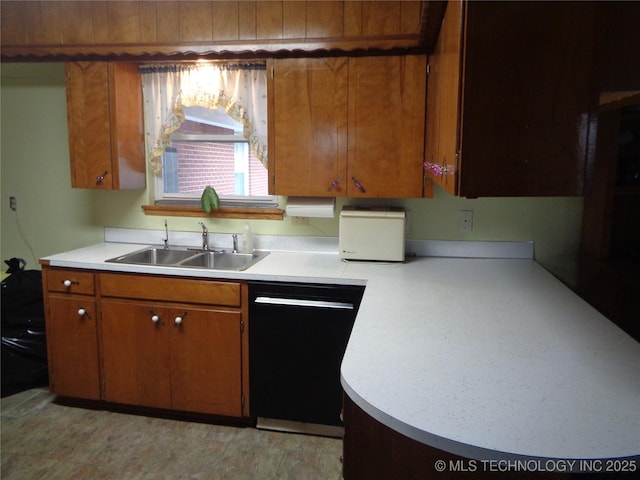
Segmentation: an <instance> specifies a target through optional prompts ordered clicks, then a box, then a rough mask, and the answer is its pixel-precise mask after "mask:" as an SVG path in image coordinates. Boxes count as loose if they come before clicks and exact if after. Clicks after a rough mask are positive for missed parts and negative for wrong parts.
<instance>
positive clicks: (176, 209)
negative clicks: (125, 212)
mask: <svg viewBox="0 0 640 480" xmlns="http://www.w3.org/2000/svg"><path fill="white" fill-rule="evenodd" d="M142 210H143V211H144V214H145V215H162V216H167V217H211V218H244V219H256V220H282V218H283V217H284V212H283V211H282V210H280V209H279V208H245V207H220V208H218V209H217V210H212V211H211V213H206V212H204V211H203V210H202V208H200V207H196V206H188V205H143V206H142Z"/></svg>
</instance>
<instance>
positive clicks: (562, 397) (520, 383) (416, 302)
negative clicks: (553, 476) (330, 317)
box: [42, 242, 640, 459]
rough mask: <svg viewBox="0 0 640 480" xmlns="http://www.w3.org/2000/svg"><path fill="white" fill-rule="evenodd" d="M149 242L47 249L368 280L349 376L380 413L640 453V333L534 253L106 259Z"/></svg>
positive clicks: (489, 448) (545, 454)
mask: <svg viewBox="0 0 640 480" xmlns="http://www.w3.org/2000/svg"><path fill="white" fill-rule="evenodd" d="M145 246H147V245H143V244H140V245H136V244H127V243H109V242H105V243H101V244H98V245H94V246H91V247H86V248H81V249H77V250H73V251H70V252H65V253H61V254H58V255H52V256H49V257H46V258H43V259H42V262H43V263H45V264H49V265H50V266H52V267H70V268H85V269H95V270H110V271H121V272H133V273H155V274H168V275H180V276H189V277H200V278H220V279H237V280H258V281H259V280H262V281H297V282H319V283H335V284H357V285H366V289H365V293H364V297H363V300H362V304H361V306H360V310H359V312H358V315H357V318H356V322H355V324H354V328H353V331H352V333H351V338H350V340H349V344H348V346H347V350H346V352H345V356H344V360H343V363H342V369H341V381H342V385H343V388H344V389H345V392H346V393H347V394H348V395H349V397H350V398H351V399H352V400H353V401H354V402H355V403H356V404H357V405H358V406H359V407H360V408H362V409H363V410H364V411H366V412H367V413H368V414H369V415H371V416H372V417H374V418H375V419H376V420H378V421H380V422H381V423H383V424H385V425H387V426H389V427H391V428H392V429H394V430H396V431H398V432H400V433H402V434H404V435H406V436H408V437H410V438H413V439H415V440H417V441H420V442H422V443H425V444H427V445H430V446H432V447H435V448H439V449H442V450H445V451H448V452H451V453H454V454H457V455H461V456H464V457H467V458H472V459H531V458H560V459H605V458H621V457H633V456H638V455H640V374H639V373H638V372H639V368H640V343H638V342H637V341H635V340H634V339H633V338H631V337H630V336H629V335H627V334H626V333H624V332H623V331H622V330H620V329H619V328H618V327H617V326H615V325H614V324H613V323H611V322H610V321H609V320H607V319H606V318H605V317H603V316H602V315H601V314H599V313H598V312H597V311H596V310H594V309H593V308H592V307H591V306H589V305H588V304H587V303H586V302H584V301H583V300H582V299H580V297H578V296H577V295H576V294H574V293H573V292H572V291H571V290H570V289H569V288H567V287H566V286H564V285H563V284H562V283H561V282H559V281H558V280H557V279H555V278H554V277H553V276H552V275H551V274H549V273H548V272H547V271H546V270H544V269H543V268H542V267H541V266H540V265H538V264H537V263H536V262H535V261H534V260H529V259H496V258H441V257H414V258H410V259H408V261H407V262H405V263H401V264H376V263H345V262H343V261H341V260H340V258H339V257H338V255H337V254H331V253H303V252H290V253H289V252H272V253H270V254H269V255H268V256H267V257H265V258H264V259H263V260H261V261H260V262H258V263H257V264H255V265H253V266H252V267H250V268H249V269H247V270H245V271H242V272H229V271H214V270H200V269H189V268H175V267H156V266H140V265H124V264H114V263H106V262H105V260H106V259H109V258H112V257H115V256H118V255H122V254H124V253H128V252H132V251H134V250H136V249H138V248H143V247H145Z"/></svg>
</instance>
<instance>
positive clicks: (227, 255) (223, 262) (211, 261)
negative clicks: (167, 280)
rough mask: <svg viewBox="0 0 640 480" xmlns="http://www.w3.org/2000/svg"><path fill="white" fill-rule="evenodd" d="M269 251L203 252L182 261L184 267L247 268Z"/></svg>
mask: <svg viewBox="0 0 640 480" xmlns="http://www.w3.org/2000/svg"><path fill="white" fill-rule="evenodd" d="M268 253H269V252H255V253H232V252H203V253H200V254H198V255H196V256H195V257H191V258H188V259H186V260H184V261H183V262H181V263H180V266H182V267H197V268H213V269H216V270H245V269H247V268H249V267H250V266H251V265H253V264H254V263H256V262H258V261H260V260H261V259H263V258H264V257H266V256H267V254H268Z"/></svg>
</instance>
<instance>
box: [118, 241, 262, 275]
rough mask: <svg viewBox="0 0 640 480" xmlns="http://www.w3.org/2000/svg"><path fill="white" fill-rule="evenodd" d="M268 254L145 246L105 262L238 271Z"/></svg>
mask: <svg viewBox="0 0 640 480" xmlns="http://www.w3.org/2000/svg"><path fill="white" fill-rule="evenodd" d="M268 254H269V252H253V253H234V252H227V251H222V250H209V251H202V250H193V249H178V248H169V249H164V248H162V247H146V248H144V249H142V250H137V251H135V252H132V253H127V254H126V255H120V256H119V257H115V258H110V259H109V260H107V262H111V263H129V264H134V265H160V266H163V267H187V268H208V269H212V270H236V271H240V270H246V269H247V268H249V267H250V266H252V265H254V264H255V263H256V262H258V261H260V260H262V259H263V258H264V257H266V256H267V255H268Z"/></svg>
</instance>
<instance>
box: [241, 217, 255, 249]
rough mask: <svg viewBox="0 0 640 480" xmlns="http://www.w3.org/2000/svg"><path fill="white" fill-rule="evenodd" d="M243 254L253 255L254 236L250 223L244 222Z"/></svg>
mask: <svg viewBox="0 0 640 480" xmlns="http://www.w3.org/2000/svg"><path fill="white" fill-rule="evenodd" d="M242 253H253V236H252V235H251V225H249V222H244V230H243V232H242Z"/></svg>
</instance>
